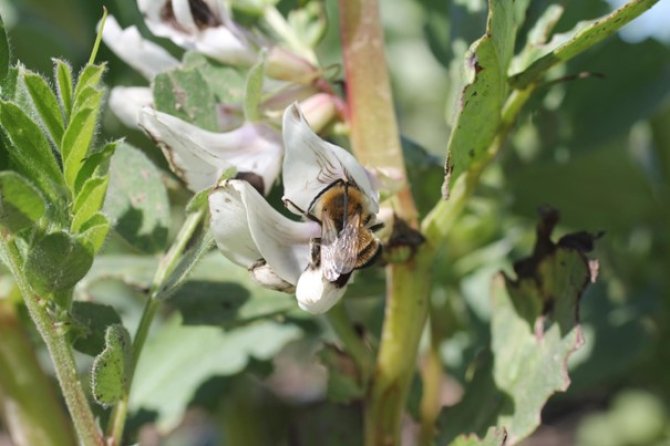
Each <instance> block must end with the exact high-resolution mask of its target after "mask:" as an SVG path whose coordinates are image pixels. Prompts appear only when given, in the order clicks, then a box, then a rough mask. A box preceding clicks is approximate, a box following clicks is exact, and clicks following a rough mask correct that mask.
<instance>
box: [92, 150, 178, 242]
mask: <svg viewBox="0 0 670 446" xmlns="http://www.w3.org/2000/svg"><path fill="white" fill-rule="evenodd" d="M104 212H105V214H106V215H108V216H109V218H110V221H111V223H112V227H113V228H114V229H115V230H116V232H117V233H118V234H119V235H120V236H121V237H122V238H123V239H125V240H126V241H127V242H128V243H130V244H131V245H132V246H134V247H136V248H137V249H139V250H141V251H144V252H157V251H161V250H162V249H163V248H164V247H165V244H166V242H167V231H168V227H169V225H170V206H169V202H168V197H167V191H166V190H165V185H164V184H163V182H162V181H161V174H160V172H159V171H158V169H157V168H156V166H154V165H153V163H152V162H151V161H149V159H148V158H147V157H146V156H145V155H144V154H143V153H142V152H140V151H139V150H137V149H135V148H133V147H131V146H129V145H127V144H120V145H119V146H118V147H117V149H116V153H115V154H114V157H113V158H112V161H111V165H110V180H109V187H108V192H107V198H106V199H105V205H104Z"/></svg>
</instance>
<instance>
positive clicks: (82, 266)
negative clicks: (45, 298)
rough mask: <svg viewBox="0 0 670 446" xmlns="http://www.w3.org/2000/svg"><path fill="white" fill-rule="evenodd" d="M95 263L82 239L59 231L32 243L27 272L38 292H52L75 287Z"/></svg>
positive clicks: (26, 264)
mask: <svg viewBox="0 0 670 446" xmlns="http://www.w3.org/2000/svg"><path fill="white" fill-rule="evenodd" d="M92 263H93V255H92V253H91V251H90V250H89V249H88V248H87V247H86V246H85V245H84V244H83V243H82V242H81V241H80V240H79V239H77V238H75V237H72V236H71V235H70V234H68V233H67V232H64V231H59V232H52V233H50V234H47V235H45V236H43V237H41V238H40V239H38V240H37V241H36V242H34V243H33V244H32V245H31V246H30V248H29V251H28V255H27V258H26V262H25V265H24V271H25V273H26V276H27V277H28V279H29V280H30V283H31V285H32V286H33V287H34V288H35V290H36V291H37V292H39V293H45V294H48V293H50V292H54V291H61V290H66V289H69V288H71V287H73V286H74V285H75V284H76V283H77V282H78V281H79V280H80V279H81V278H82V277H84V275H85V274H86V272H87V271H88V270H89V268H90V267H91V264H92Z"/></svg>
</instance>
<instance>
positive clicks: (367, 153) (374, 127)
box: [339, 0, 417, 224]
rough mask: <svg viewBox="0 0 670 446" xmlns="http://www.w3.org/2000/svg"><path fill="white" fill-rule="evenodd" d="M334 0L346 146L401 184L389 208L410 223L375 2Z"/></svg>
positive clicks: (411, 214) (413, 217)
mask: <svg viewBox="0 0 670 446" xmlns="http://www.w3.org/2000/svg"><path fill="white" fill-rule="evenodd" d="M339 4H340V35H341V39H342V52H343V57H344V69H345V74H346V88H347V105H348V107H347V109H346V113H347V118H348V121H349V124H350V128H351V147H352V150H353V152H354V154H355V155H356V158H358V161H360V162H361V164H363V165H364V166H367V167H370V168H372V169H378V170H379V171H382V172H383V173H384V174H385V175H388V176H390V177H391V178H393V179H394V180H395V181H397V182H398V183H399V184H402V185H403V187H402V189H401V190H400V191H399V192H398V194H397V195H396V197H395V198H396V199H395V203H394V211H395V212H396V213H397V214H398V215H399V216H400V217H402V218H404V219H405V220H407V221H408V222H410V224H414V223H416V215H417V214H416V207H415V205H414V201H413V198H412V194H411V192H410V190H409V186H408V185H407V175H406V172H405V161H404V158H403V154H402V146H401V145H400V138H399V136H398V124H397V122H396V119H395V112H394V110H393V98H392V95H391V85H390V81H389V75H388V71H387V68H386V59H385V57H384V34H383V30H382V26H381V22H380V18H379V5H378V3H377V0H340V2H339Z"/></svg>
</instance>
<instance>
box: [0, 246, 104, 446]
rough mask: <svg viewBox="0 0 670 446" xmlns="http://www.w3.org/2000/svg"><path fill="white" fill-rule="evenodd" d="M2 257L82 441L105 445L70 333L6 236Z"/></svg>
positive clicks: (85, 443)
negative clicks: (35, 288) (34, 286)
mask: <svg viewBox="0 0 670 446" xmlns="http://www.w3.org/2000/svg"><path fill="white" fill-rule="evenodd" d="M1 245H2V251H3V253H2V254H3V257H4V259H5V261H6V263H7V266H8V267H9V269H10V270H11V272H12V275H13V276H14V280H16V284H17V286H18V288H19V290H20V291H21V294H22V295H23V300H24V302H25V305H26V308H28V313H29V314H30V317H31V319H32V320H33V322H34V323H35V326H36V327H37V331H38V332H39V333H40V335H41V337H42V340H43V341H44V343H45V344H46V346H47V350H48V351H49V356H50V357H51V360H52V362H53V364H54V368H55V370H56V378H57V379H58V384H59V385H60V388H61V390H62V392H63V397H64V398H65V403H66V404H67V408H68V411H69V412H70V416H71V417H72V421H73V423H74V427H75V430H76V432H77V436H78V437H79V441H80V442H81V444H82V445H84V446H102V445H103V444H104V441H103V438H102V433H101V432H100V430H99V429H98V425H97V424H96V422H95V418H94V416H93V412H92V411H91V406H90V405H89V403H88V399H87V398H86V394H85V393H84V389H83V388H82V386H81V382H80V381H79V377H78V376H77V367H76V364H75V362H74V356H73V354H72V349H71V347H70V343H69V341H68V339H67V334H66V333H65V332H64V331H63V330H61V329H60V328H59V327H58V324H57V321H55V320H54V319H53V318H52V317H51V315H50V314H49V313H48V311H47V308H46V306H45V305H44V304H43V301H42V298H41V297H39V296H37V295H36V294H35V293H34V292H33V291H32V289H31V287H30V285H29V284H28V281H27V280H26V278H25V277H24V276H23V272H22V270H21V266H20V265H21V253H20V252H19V249H18V248H17V246H16V244H15V243H14V241H12V240H8V239H7V238H3V240H2V243H1Z"/></svg>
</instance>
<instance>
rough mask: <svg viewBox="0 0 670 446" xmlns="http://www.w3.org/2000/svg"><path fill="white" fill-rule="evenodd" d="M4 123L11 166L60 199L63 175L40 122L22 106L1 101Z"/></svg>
mask: <svg viewBox="0 0 670 446" xmlns="http://www.w3.org/2000/svg"><path fill="white" fill-rule="evenodd" d="M0 124H2V127H3V128H4V130H5V133H6V135H7V137H8V139H9V141H8V142H9V146H8V147H6V150H7V152H8V155H9V161H10V166H11V167H12V168H13V169H14V170H16V171H17V172H18V173H19V174H21V175H23V176H25V177H26V178H30V179H31V180H32V181H34V182H35V184H36V185H37V186H38V187H39V188H40V190H41V191H42V192H43V193H44V195H45V196H46V197H49V198H50V199H51V201H58V200H59V199H60V192H61V185H63V175H62V173H61V171H60V169H59V168H58V163H57V162H56V158H55V157H54V154H53V153H52V151H51V147H49V142H48V141H47V140H46V138H45V137H44V134H43V133H42V130H41V129H40V127H39V125H37V124H36V123H35V121H33V120H32V119H31V118H30V117H29V116H28V115H27V114H26V113H25V112H24V111H23V110H21V108H20V107H19V106H18V105H16V104H13V103H11V102H4V101H0Z"/></svg>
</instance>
